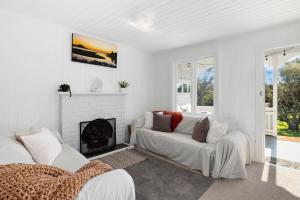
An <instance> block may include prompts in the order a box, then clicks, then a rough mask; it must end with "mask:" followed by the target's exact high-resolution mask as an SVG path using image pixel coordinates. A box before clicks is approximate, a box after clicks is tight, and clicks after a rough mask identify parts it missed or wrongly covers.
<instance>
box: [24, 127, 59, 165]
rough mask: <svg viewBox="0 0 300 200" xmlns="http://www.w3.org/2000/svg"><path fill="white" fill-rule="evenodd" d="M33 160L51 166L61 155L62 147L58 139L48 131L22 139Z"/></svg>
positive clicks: (41, 131)
mask: <svg viewBox="0 0 300 200" xmlns="http://www.w3.org/2000/svg"><path fill="white" fill-rule="evenodd" d="M20 138H21V140H22V142H23V144H24V145H25V147H26V148H27V150H28V151H29V152H30V154H31V156H32V158H33V159H34V160H35V161H36V162H37V163H39V164H45V165H51V164H52V163H53V161H54V160H55V158H56V157H57V156H58V155H59V154H60V153H61V150H62V147H61V144H60V143H59V141H58V139H57V138H56V137H55V136H54V135H53V134H52V133H51V131H49V130H48V129H45V128H42V129H41V130H40V131H39V132H37V133H35V134H31V135H23V136H21V137H20Z"/></svg>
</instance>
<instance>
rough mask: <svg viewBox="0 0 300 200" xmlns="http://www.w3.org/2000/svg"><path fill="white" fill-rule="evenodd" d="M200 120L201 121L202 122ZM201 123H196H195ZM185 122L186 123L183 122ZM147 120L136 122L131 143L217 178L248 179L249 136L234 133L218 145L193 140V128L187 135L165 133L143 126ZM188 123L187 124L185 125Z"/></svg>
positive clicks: (225, 137) (141, 119)
mask: <svg viewBox="0 0 300 200" xmlns="http://www.w3.org/2000/svg"><path fill="white" fill-rule="evenodd" d="M200 119H201V117H200V118H198V119H197V120H200ZM197 120H192V122H195V121H197ZM182 121H184V120H182ZM143 123H144V118H139V119H136V120H134V121H133V123H132V126H131V127H132V133H131V141H130V143H131V144H134V145H136V146H138V147H140V148H143V149H146V150H149V151H151V152H154V153H156V154H159V155H162V156H165V157H167V158H169V159H171V160H173V161H176V162H178V163H180V164H182V165H185V166H187V167H189V168H191V169H196V170H200V171H202V173H203V175H205V176H212V177H214V178H242V179H245V178H246V177H247V171H246V167H245V165H246V164H250V160H251V159H250V141H249V137H248V135H247V134H245V133H243V132H242V131H239V130H231V131H229V132H228V133H227V134H226V135H225V136H224V137H222V138H220V139H219V140H218V142H216V143H214V144H208V143H200V142H198V141H196V140H194V139H192V135H191V129H192V128H193V126H191V125H192V124H191V123H190V124H188V126H191V128H189V129H187V130H186V132H185V133H182V132H176V130H175V132H172V133H165V132H160V131H154V130H152V129H147V128H144V127H143ZM181 123H184V122H181Z"/></svg>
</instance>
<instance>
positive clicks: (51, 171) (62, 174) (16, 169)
mask: <svg viewBox="0 0 300 200" xmlns="http://www.w3.org/2000/svg"><path fill="white" fill-rule="evenodd" d="M110 170H112V168H111V166H110V165H107V164H105V163H102V162H101V161H98V160H97V161H91V162H89V163H88V164H86V165H84V166H83V167H82V168H80V169H79V170H78V171H76V172H75V173H71V172H67V171H65V170H62V169H59V168H57V167H52V166H47V165H32V164H8V165H0V199H1V200H2V199H6V200H31V199H32V200H48V199H49V200H50V199H51V200H52V199H53V200H71V199H74V198H75V197H76V195H77V194H78V192H79V191H80V189H81V188H82V186H83V185H84V184H85V183H86V182H87V181H88V180H89V179H91V178H92V177H95V176H97V175H99V174H102V173H105V172H107V171H110Z"/></svg>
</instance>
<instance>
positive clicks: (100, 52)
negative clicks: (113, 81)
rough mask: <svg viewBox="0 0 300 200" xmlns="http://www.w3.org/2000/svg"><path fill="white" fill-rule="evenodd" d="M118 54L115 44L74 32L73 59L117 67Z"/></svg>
mask: <svg viewBox="0 0 300 200" xmlns="http://www.w3.org/2000/svg"><path fill="white" fill-rule="evenodd" d="M117 55H118V54H117V46H116V45H114V44H111V43H108V42H105V41H101V40H98V39H94V38H90V37H86V36H82V35H78V34H75V33H73V34H72V61H75V62H81V63H87V64H93V65H100V66H105V67H113V68H117Z"/></svg>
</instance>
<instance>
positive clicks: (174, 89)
mask: <svg viewBox="0 0 300 200" xmlns="http://www.w3.org/2000/svg"><path fill="white" fill-rule="evenodd" d="M208 57H212V58H213V59H214V87H213V90H214V91H213V99H214V105H213V106H200V107H203V108H207V107H211V109H209V110H208V111H203V112H211V113H212V114H213V115H217V108H218V102H219V101H218V96H217V94H218V79H219V76H218V71H219V70H218V59H217V54H207V55H203V56H197V57H192V58H185V59H180V60H175V61H173V62H172V66H173V67H172V71H173V73H172V80H173V81H172V109H173V110H176V111H177V102H176V99H177V98H176V95H177V77H176V74H177V71H176V65H178V64H185V63H191V69H192V80H191V83H192V84H191V112H187V113H185V114H187V115H200V114H201V112H199V113H198V112H197V74H196V62H197V61H198V60H200V59H204V58H208Z"/></svg>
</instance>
